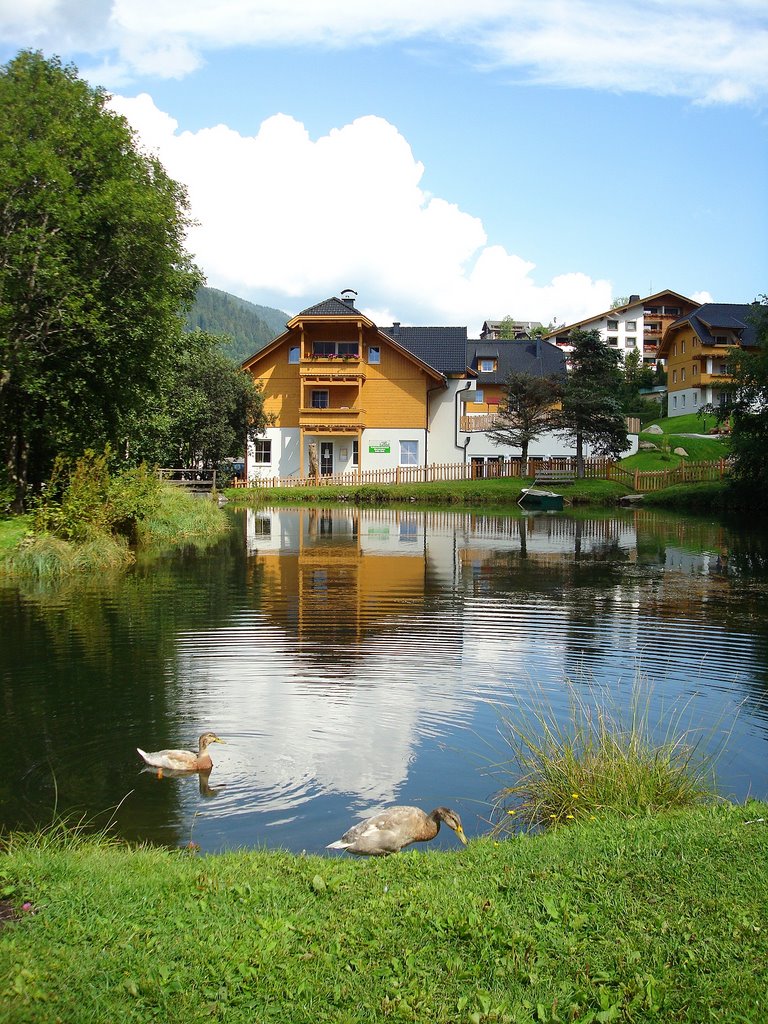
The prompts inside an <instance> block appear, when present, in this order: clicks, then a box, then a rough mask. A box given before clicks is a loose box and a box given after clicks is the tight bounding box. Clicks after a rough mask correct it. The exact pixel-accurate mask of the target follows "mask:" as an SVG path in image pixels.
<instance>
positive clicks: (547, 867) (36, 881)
mask: <svg viewBox="0 0 768 1024" xmlns="http://www.w3.org/2000/svg"><path fill="white" fill-rule="evenodd" d="M767 819H768V806H766V805H765V804H757V803H751V804H749V805H744V806H737V805H734V804H727V803H722V804H718V805H717V806H714V807H698V808H694V809H689V810H685V811H676V812H668V813H664V814H659V815H655V816H650V817H647V818H635V819H621V818H617V817H613V818H611V817H606V818H601V819H597V820H595V821H583V822H580V823H578V824H577V825H576V826H575V827H572V828H567V829H555V830H554V831H551V832H547V833H544V834H541V835H538V836H520V837H517V838H514V839H508V840H503V841H494V840H493V839H492V838H489V837H485V838H480V839H475V840H472V841H471V842H470V845H469V846H468V847H465V848H462V849H461V850H459V851H430V850H429V849H425V850H423V851H422V850H418V851H414V852H410V853H403V854H398V855H395V856H392V857H389V858H384V859H381V860H378V859H376V860H369V861H360V860H356V859H352V858H350V859H344V858H335V857H334V858H332V857H322V856H315V855H313V856H300V855H295V854H290V853H286V852H284V851H273V852H269V851H264V850H255V851H252V852H248V851H238V852H233V853H226V854H218V855H212V856H204V857H201V856H199V855H197V854H194V853H191V852H189V851H168V850H163V849H158V848H148V847H140V848H138V849H133V848H130V847H128V846H126V845H110V844H109V843H108V842H106V841H105V840H104V839H103V838H98V839H95V840H87V839H78V840H77V841H74V842H67V841H66V840H65V838H64V837H63V836H60V837H58V838H57V839H55V840H54V841H50V840H45V839H43V840H42V841H41V837H40V836H39V835H38V836H30V837H25V836H21V835H13V836H9V837H7V839H6V841H5V843H4V853H3V857H2V861H0V870H2V877H3V883H2V884H3V892H4V894H5V895H4V897H3V898H4V900H5V901H7V902H10V903H11V904H12V906H13V908H14V909H15V911H16V913H17V914H18V919H17V920H16V921H14V922H13V923H10V924H7V925H5V927H4V928H3V943H2V944H0V1016H2V1013H3V1010H4V1013H5V1016H4V1017H3V1018H2V1019H5V1020H9V1021H10V1020H13V1022H14V1024H32V1022H33V1021H34V1022H35V1024H54V1022H55V1021H57V1020H73V1021H74V1020H76V1021H77V1022H78V1024H90V1022H93V1024H97V1022H100V1021H103V1020H121V1021H128V1022H133V1021H136V1022H139V1021H142V1022H143V1021H146V1020H155V1019H158V1020H160V1019H162V1020H164V1021H166V1022H167V1024H180V1022H182V1021H184V1022H185V1024H198V1022H200V1024H202V1022H203V1021H207V1020H210V1019H212V1018H213V1019H220V1020H226V1021H227V1022H228V1024H246V1022H247V1024H252V1022H253V1021H254V1020H267V1019H275V1020H286V1021H287V1020H290V1021H291V1024H325V1022H327V1024H352V1022H356V1021H359V1020H362V1019H365V1020H367V1021H371V1022H372V1024H380V1022H384V1021H392V1020H412V1021H420V1020H424V1021H426V1020H429V1021H430V1022H434V1024H464V1022H466V1024H477V1022H480V1024H491V1022H497V1024H504V1022H506V1024H512V1022H515V1024H518V1022H525V1024H529V1022H533V1021H543V1022H561V1021H578V1022H582V1024H595V1022H598V1021H599V1022H602V1021H613V1020H616V1021H621V1020H624V1021H633V1022H640V1024H644V1022H647V1024H650V1022H652V1021H653V1022H658V1021H662V1020H675V1021H682V1022H688V1024H701V1021H703V1020H707V1021H720V1022H722V1024H726V1022H733V1021H736V1020H744V1021H758V1020H765V1019H767V1018H768V985H766V966H765V965H766V963H768V929H766V928H765V926H764V925H765V921H764V919H763V913H764V908H765V906H766V904H767V903H768V858H767V857H766V849H768V831H767V829H768V825H767V824H766V820H767Z"/></svg>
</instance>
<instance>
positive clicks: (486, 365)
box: [477, 359, 496, 373]
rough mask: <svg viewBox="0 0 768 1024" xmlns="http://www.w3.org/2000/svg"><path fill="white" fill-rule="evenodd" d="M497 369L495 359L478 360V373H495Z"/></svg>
mask: <svg viewBox="0 0 768 1024" xmlns="http://www.w3.org/2000/svg"><path fill="white" fill-rule="evenodd" d="M495 369H496V360H495V359H478V360H477V370H478V373H493V371H494V370H495Z"/></svg>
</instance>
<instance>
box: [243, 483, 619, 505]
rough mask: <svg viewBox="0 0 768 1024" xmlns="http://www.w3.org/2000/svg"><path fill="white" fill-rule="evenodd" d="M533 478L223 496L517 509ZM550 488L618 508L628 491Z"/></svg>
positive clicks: (250, 501)
mask: <svg viewBox="0 0 768 1024" xmlns="http://www.w3.org/2000/svg"><path fill="white" fill-rule="evenodd" d="M530 486H531V481H530V480H520V479H515V478H509V479H503V480H453V481H450V480H448V481H441V482H436V483H424V484H365V485H362V486H360V487H337V486H327V487H326V486H320V487H270V488H257V487H254V488H237V489H235V488H232V489H229V490H227V491H226V492H225V493H226V495H227V498H228V499H229V500H230V501H231V502H232V504H234V505H254V504H260V505H274V504H282V503H287V504H296V503H304V502H306V503H313V504H318V503H320V502H323V503H326V504H335V503H338V502H351V503H353V504H356V505H379V504H392V505H396V504H420V505H431V506H444V505H466V506H472V505H499V506H503V505H516V504H517V502H518V501H519V500H520V493H521V491H522V489H523V487H530ZM547 487H548V488H549V489H550V490H553V491H556V492H557V493H558V494H563V495H565V497H566V499H567V500H568V501H569V502H571V503H572V504H574V505H602V506H605V505H615V504H616V502H617V500H618V499H619V498H620V497H621V496H622V495H624V494H627V493H629V491H628V488H626V487H624V486H623V485H622V484H618V483H615V482H614V481H612V480H577V481H576V482H575V483H573V484H568V485H566V486H564V487H558V486H557V485H553V486H552V487H551V488H550V487H549V485H547Z"/></svg>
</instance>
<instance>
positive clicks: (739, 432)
mask: <svg viewBox="0 0 768 1024" xmlns="http://www.w3.org/2000/svg"><path fill="white" fill-rule="evenodd" d="M751 320H752V323H753V325H754V327H755V329H756V334H757V346H756V347H755V348H750V349H742V348H732V349H731V350H730V352H729V354H728V372H729V375H730V377H731V380H732V385H731V386H730V387H729V389H728V392H727V394H726V397H725V401H724V402H723V404H722V405H720V406H718V407H717V408H716V409H712V410H711V411H713V412H717V414H718V419H719V420H720V421H721V422H722V421H724V420H728V419H730V421H731V435H730V438H729V448H730V454H731V458H732V460H733V476H734V478H735V480H736V481H738V482H740V483H742V484H744V485H746V486H747V487H749V488H751V489H753V490H754V491H756V492H758V493H759V495H760V496H761V497H762V498H763V499H768V457H766V452H768V296H766V295H762V296H761V297H760V298H759V299H757V300H756V301H755V302H754V303H753V304H752V316H751Z"/></svg>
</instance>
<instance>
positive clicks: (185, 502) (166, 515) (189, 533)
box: [137, 485, 228, 544]
mask: <svg viewBox="0 0 768 1024" xmlns="http://www.w3.org/2000/svg"><path fill="white" fill-rule="evenodd" d="M227 526H228V521H227V517H226V514H225V513H224V512H223V511H222V509H220V508H219V506H218V503H217V502H215V501H211V500H210V498H208V497H199V498H194V497H191V496H190V495H189V494H186V493H185V492H184V491H181V490H179V489H177V488H175V487H171V486H168V485H166V486H164V487H162V488H161V490H160V492H159V495H158V501H157V503H156V505H155V506H154V507H153V508H152V509H151V510H150V511H149V512H148V513H147V515H146V516H145V517H144V518H143V519H142V520H141V521H140V522H139V523H138V528H137V535H138V538H139V540H140V541H142V542H143V543H160V544H163V543H173V544H176V543H179V542H180V541H185V540H191V539H195V538H201V537H203V538H204V537H214V538H218V537H219V536H220V535H221V534H222V533H223V532H224V531H225V530H226V529H227Z"/></svg>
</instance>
